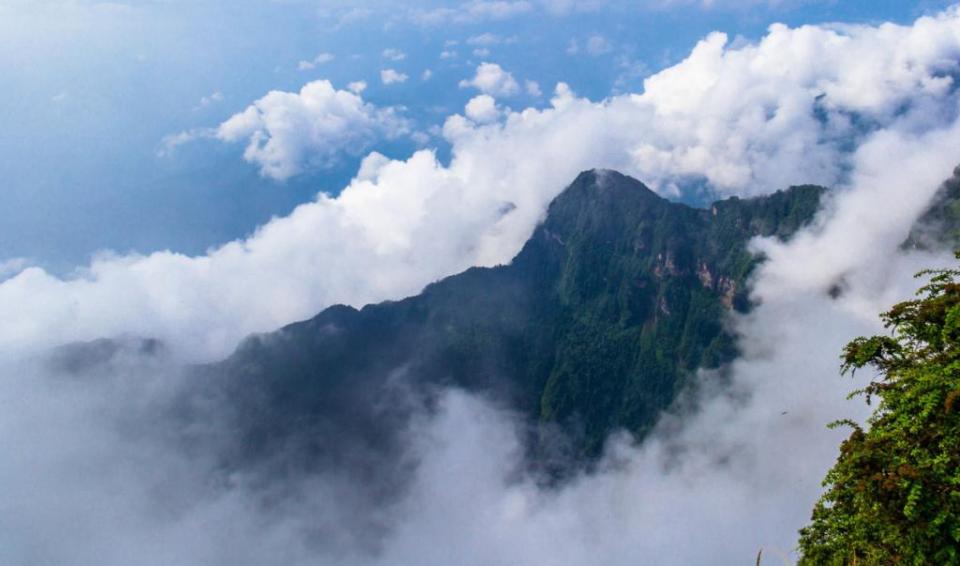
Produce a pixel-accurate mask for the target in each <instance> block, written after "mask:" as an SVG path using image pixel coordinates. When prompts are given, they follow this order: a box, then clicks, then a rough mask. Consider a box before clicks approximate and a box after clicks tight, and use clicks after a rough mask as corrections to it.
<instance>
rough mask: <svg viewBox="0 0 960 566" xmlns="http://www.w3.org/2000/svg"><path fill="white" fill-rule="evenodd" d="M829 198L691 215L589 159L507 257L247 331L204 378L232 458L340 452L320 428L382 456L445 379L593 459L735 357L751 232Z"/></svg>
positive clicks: (544, 442) (812, 196)
mask: <svg viewBox="0 0 960 566" xmlns="http://www.w3.org/2000/svg"><path fill="white" fill-rule="evenodd" d="M822 193H823V189H822V188H820V187H814V186H801V187H793V188H790V189H789V190H785V191H779V192H776V193H774V194H772V195H768V196H764V197H759V198H753V199H738V198H731V199H727V200H724V201H720V202H716V203H714V204H713V205H712V206H711V207H709V208H705V209H699V208H693V207H690V206H686V205H683V204H679V203H674V202H670V201H668V200H665V199H663V198H661V197H660V196H658V195H657V194H655V193H654V192H653V191H651V190H650V189H648V188H647V187H646V186H644V185H643V184H642V183H641V182H639V181H637V180H635V179H632V178H629V177H627V176H624V175H621V174H619V173H616V172H613V171H588V172H585V173H582V174H581V175H580V176H579V177H578V178H577V179H576V180H575V181H574V182H573V183H572V184H571V185H570V186H569V187H568V188H567V189H566V190H565V191H564V192H563V193H562V194H561V195H560V196H559V197H557V198H556V199H555V200H554V202H553V203H552V204H551V205H550V207H549V210H548V213H547V216H546V218H545V220H544V221H543V223H542V224H541V225H540V226H539V227H537V229H536V230H535V232H534V233H533V235H532V237H531V238H530V239H529V240H528V241H527V243H526V244H525V246H524V247H523V249H522V250H521V251H520V253H519V254H518V255H517V256H516V257H515V258H514V260H513V261H512V262H511V263H510V264H508V265H503V266H498V267H494V268H473V269H469V270H467V271H466V272H464V273H461V274H459V275H455V276H452V277H449V278H447V279H444V280H442V281H439V282H437V283H434V284H432V285H429V286H428V287H427V288H426V289H424V291H423V292H422V293H421V294H419V295H417V296H414V297H410V298H407V299H404V300H401V301H396V302H386V303H381V304H377V305H369V306H366V307H364V308H362V309H360V310H357V309H354V308H350V307H345V306H336V307H332V308H330V309H327V310H326V311H324V312H322V313H320V314H319V315H317V316H316V317H315V318H313V319H311V320H308V321H304V322H301V323H296V324H293V325H290V326H287V327H285V328H283V329H281V330H280V331H278V332H276V333H272V334H268V335H262V336H254V337H251V338H250V339H248V340H247V341H246V342H245V343H244V344H243V345H242V346H241V347H240V348H239V349H238V350H237V352H236V353H235V354H234V355H233V356H232V357H231V358H230V359H228V360H226V361H225V362H223V363H220V364H216V365H213V366H208V367H204V368H201V371H200V373H201V374H202V375H201V379H200V380H199V381H206V382H208V383H210V384H211V394H219V395H225V396H227V397H229V398H230V403H227V405H229V406H231V407H235V410H234V412H235V415H234V416H233V419H234V422H235V423H236V425H235V426H236V428H237V429H238V430H239V431H240V432H241V441H240V442H238V446H239V447H241V448H239V449H238V450H241V451H242V452H243V453H244V454H243V455H242V457H254V458H257V457H259V456H262V454H259V453H260V452H267V451H270V450H275V449H277V448H276V447H278V446H283V447H285V446H287V445H286V443H285V442H280V441H278V439H289V438H294V437H298V438H300V439H307V440H303V442H307V443H308V444H309V445H310V446H309V448H308V449H305V450H300V451H299V453H302V454H310V453H315V454H323V453H328V454H329V455H330V458H333V459H336V458H341V456H342V455H338V453H336V449H334V448H331V446H333V445H334V444H335V443H336V441H335V440H330V439H341V438H352V439H354V442H352V443H351V450H354V451H355V450H356V446H358V445H369V446H372V447H374V448H375V449H376V450H380V449H381V448H382V447H383V446H388V447H389V446H391V442H390V438H391V437H392V436H393V435H394V432H395V431H396V430H398V429H401V428H402V426H403V422H404V418H405V415H407V414H408V413H409V411H407V410H406V407H408V404H409V403H427V404H428V405H429V402H430V400H429V396H430V392H431V391H432V390H434V389H437V388H442V387H447V386H455V387H461V388H465V389H468V390H471V391H474V392H478V393H481V394H483V395H485V396H487V397H488V398H492V399H494V400H497V401H499V402H501V403H503V404H504V405H506V406H508V407H510V408H512V409H513V410H515V411H516V412H517V413H519V414H520V415H522V416H524V417H526V421H527V422H529V423H531V425H532V426H531V428H530V431H529V436H530V438H529V439H528V440H529V445H530V446H531V447H532V452H536V453H537V457H536V458H534V459H535V460H539V461H540V462H547V461H553V460H558V461H564V462H570V461H574V462H583V461H589V460H591V459H592V458H594V457H595V456H597V455H598V454H599V453H600V451H601V450H602V447H603V444H604V442H605V440H606V438H607V437H608V435H609V434H610V433H611V432H612V431H614V430H618V429H626V430H628V431H631V432H632V433H634V434H635V435H636V436H637V437H638V438H642V437H643V435H644V434H645V433H646V432H647V431H648V430H650V428H651V427H652V426H653V425H654V423H655V422H656V420H657V417H658V416H659V415H660V414H661V412H662V411H663V410H664V409H665V408H667V407H668V406H669V405H670V404H671V402H672V401H673V400H674V399H675V397H676V395H677V393H678V391H680V390H681V388H683V387H684V386H685V385H686V384H687V383H688V382H689V381H690V377H691V376H692V375H693V374H694V373H695V372H696V371H697V370H698V369H700V368H717V367H720V366H722V365H723V364H724V363H726V362H728V361H730V360H731V359H733V358H734V357H735V355H736V348H735V341H734V338H733V336H732V335H731V333H730V332H729V331H728V330H727V328H726V326H725V324H724V321H725V315H726V314H727V313H728V312H729V311H730V310H731V309H738V310H745V309H748V308H749V303H748V300H747V285H746V283H747V277H748V276H749V274H750V273H751V270H752V269H753V268H754V266H755V265H756V264H757V262H758V261H760V258H757V257H754V256H753V255H752V254H751V253H750V252H749V251H748V248H747V245H748V242H749V241H750V240H751V239H752V238H753V237H755V236H773V237H779V238H787V237H789V236H790V235H791V234H793V233H794V232H796V231H797V230H798V229H799V228H800V227H802V226H803V225H804V224H805V223H806V222H808V221H810V220H811V219H812V218H813V216H814V214H815V213H816V211H817V209H818V208H819V202H820V197H821V195H822ZM310 439H325V440H324V441H323V442H320V441H319V440H317V441H314V440H310ZM284 449H286V448H284ZM331 450H333V451H334V452H335V453H333V454H330V452H331Z"/></svg>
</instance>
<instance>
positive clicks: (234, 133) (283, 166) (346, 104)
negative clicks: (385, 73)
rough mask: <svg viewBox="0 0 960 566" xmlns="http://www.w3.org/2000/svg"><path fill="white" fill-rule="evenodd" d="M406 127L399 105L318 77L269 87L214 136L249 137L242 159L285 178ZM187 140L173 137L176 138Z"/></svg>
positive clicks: (228, 138) (400, 132)
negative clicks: (290, 86)
mask: <svg viewBox="0 0 960 566" xmlns="http://www.w3.org/2000/svg"><path fill="white" fill-rule="evenodd" d="M354 86H358V85H357V84H355V85H354ZM408 130H409V127H408V124H407V121H406V119H404V118H403V117H402V116H400V113H399V111H397V110H396V109H395V108H377V107H375V106H373V105H372V104H369V103H367V102H364V100H363V99H362V98H360V96H359V95H358V94H356V93H354V92H349V91H346V90H337V89H335V88H334V87H333V85H332V84H331V83H330V81H326V80H319V81H313V82H310V83H307V84H306V85H304V86H303V88H301V89H300V92H283V91H273V92H270V93H269V94H267V95H266V96H264V97H263V98H261V99H259V100H257V101H256V102H254V103H253V104H251V105H250V106H248V107H247V108H246V109H245V110H244V111H242V112H239V113H237V114H234V115H233V116H231V117H230V118H229V119H228V120H227V121H225V122H223V123H222V124H220V126H219V127H218V128H217V129H216V132H215V136H216V138H217V139H219V140H221V141H225V142H239V141H245V142H247V147H246V149H245V150H244V153H243V157H244V159H246V160H247V161H249V162H250V163H254V164H256V165H257V166H259V167H260V173H261V174H262V175H264V176H266V177H271V178H273V179H277V180H284V179H287V178H289V177H291V176H293V175H296V174H298V173H300V172H301V171H302V170H303V169H304V168H305V167H326V166H329V165H331V164H333V163H336V162H337V160H338V159H339V158H340V156H341V155H343V154H344V153H348V154H357V153H359V152H361V151H363V150H364V149H366V148H367V147H368V146H369V145H370V143H371V142H373V141H375V140H377V139H379V138H381V137H386V138H395V137H397V136H400V135H403V134H405V133H407V132H408ZM186 137H187V138H189V137H190V136H189V135H188V136H186ZM183 141H184V139H178V138H174V140H173V143H176V144H179V143H183Z"/></svg>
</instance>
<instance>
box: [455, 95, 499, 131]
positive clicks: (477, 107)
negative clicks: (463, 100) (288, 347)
mask: <svg viewBox="0 0 960 566" xmlns="http://www.w3.org/2000/svg"><path fill="white" fill-rule="evenodd" d="M464 113H465V114H466V115H467V118H470V119H471V120H473V121H474V122H477V123H480V124H483V123H486V122H493V121H494V120H496V119H497V118H498V117H499V116H500V111H499V110H498V109H497V101H496V100H494V98H493V97H492V96H490V95H489V94H481V95H479V96H475V97H473V98H471V99H470V101H469V102H467V105H466V107H465V108H464Z"/></svg>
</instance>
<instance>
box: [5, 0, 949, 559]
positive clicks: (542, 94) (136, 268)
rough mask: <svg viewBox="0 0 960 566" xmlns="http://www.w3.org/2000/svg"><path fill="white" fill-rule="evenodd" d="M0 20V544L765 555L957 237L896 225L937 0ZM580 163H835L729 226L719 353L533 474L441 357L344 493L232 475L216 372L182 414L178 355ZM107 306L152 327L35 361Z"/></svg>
mask: <svg viewBox="0 0 960 566" xmlns="http://www.w3.org/2000/svg"><path fill="white" fill-rule="evenodd" d="M0 34H2V35H3V37H4V38H5V39H6V40H5V41H3V42H0V77H2V79H0V81H2V82H0V84H3V86H5V87H6V88H4V89H0V123H2V124H3V125H4V126H5V127H4V128H3V130H2V131H3V134H2V135H0V173H2V175H3V177H2V178H3V179H4V180H5V181H6V184H5V185H4V187H5V189H6V190H4V191H2V193H0V199H7V200H5V201H3V202H2V206H0V215H2V221H0V250H3V256H2V257H0V407H2V408H3V410H2V411H0V445H3V446H6V447H11V449H9V450H4V451H3V454H2V455H0V562H3V563H5V564H7V563H9V564H15V565H19V564H67V565H70V566H74V565H76V566H81V565H82V566H86V565H93V564H97V565H104V564H106V565H113V564H116V565H121V564H122V565H130V564H133V565H135V566H140V565H153V564H157V565H160V564H171V563H177V564H204V565H205V564H213V565H219V564H224V565H226V564H230V565H234V564H241V565H251V566H253V565H261V564H277V563H282V564H292V565H299V564H305V565H306V564H318V563H319V564H330V563H334V564H345V565H348V566H354V565H356V566H366V565H375V564H389V565H402V564H411V565H413V564H417V565H433V564H435V565H437V566H439V565H444V564H450V563H458V564H477V565H481V564H482V565H489V564H504V565H506V564H511V565H513V564H521V565H531V566H538V565H540V564H562V565H566V564H569V565H570V566H577V565H580V564H604V565H621V564H623V565H627V564H631V565H632V564H642V563H649V562H650V561H651V557H655V558H656V563H657V564H666V565H674V564H676V565H683V564H703V563H712V564H742V563H744V562H750V561H752V560H755V556H756V553H757V550H758V549H759V548H764V549H765V556H770V555H780V554H782V555H784V556H787V557H788V560H789V558H790V557H795V552H794V546H795V543H796V533H797V529H799V528H800V527H802V526H803V524H804V523H805V522H806V521H807V520H808V518H809V513H810V509H811V508H812V506H813V503H814V501H815V500H816V498H817V496H818V494H819V493H820V489H821V487H820V479H821V478H822V477H823V474H824V473H825V472H826V470H827V469H828V468H829V466H830V465H831V463H832V462H833V460H834V458H835V456H836V449H837V444H838V442H839V441H840V440H841V439H842V437H843V435H844V433H845V432H844V431H842V430H828V429H827V428H826V424H827V423H829V422H831V421H833V420H835V419H838V418H846V417H849V418H854V419H857V420H861V421H862V419H863V418H864V417H865V416H866V415H867V414H868V407H866V406H864V405H863V403H862V402H858V401H851V400H848V399H847V394H848V392H849V391H850V390H851V389H853V388H855V387H856V386H857V383H855V382H854V381H851V380H849V379H841V378H840V376H839V375H838V370H839V367H838V357H837V356H838V353H839V352H840V349H841V348H842V346H843V344H845V343H846V342H847V341H849V340H850V339H852V338H854V337H855V336H858V335H866V334H870V333H877V332H881V331H883V328H882V326H881V325H880V322H879V320H878V318H877V313H879V312H881V311H882V310H884V309H885V308H887V307H888V306H889V305H891V304H893V303H895V302H897V301H900V300H904V299H906V298H909V297H910V296H911V294H912V292H913V289H914V288H915V287H916V285H917V281H915V280H914V279H913V277H912V276H913V273H915V272H916V271H918V270H919V269H921V268H923V267H934V266H945V265H952V264H953V263H954V261H955V260H953V259H952V257H951V254H950V253H949V252H948V250H942V249H936V248H934V249H930V250H926V251H918V250H904V249H902V248H901V246H900V244H901V243H902V242H903V241H904V239H905V238H906V237H907V235H908V234H909V233H910V231H911V229H912V228H913V227H914V226H915V223H916V222H917V220H918V218H920V217H921V215H922V213H923V212H924V210H925V209H926V208H927V207H928V205H929V204H930V202H931V201H932V199H933V198H934V196H935V195H936V193H937V191H938V189H939V188H940V186H941V184H942V182H943V181H944V180H946V179H948V178H950V177H951V175H955V174H956V173H955V167H957V165H958V163H960V154H958V151H957V149H956V148H960V88H958V82H957V81H958V80H960V5H956V6H950V5H948V4H947V3H941V2H923V1H920V2H902V1H898V2H840V1H834V2H817V1H815V0H810V1H796V2H791V1H789V0H781V1H776V2H765V1H761V0H752V1H750V0H745V1H734V0H712V1H709V2H707V1H693V0H689V1H688V0H657V1H653V0H651V1H650V2H629V3H628V2H617V1H615V0H607V1H604V0H583V1H580V0H552V1H550V0H539V1H538V0H472V1H468V2H464V3H448V4H444V3H439V2H436V3H423V2H419V3H416V4H413V3H411V4H403V3H397V2H329V3H307V2H299V1H295V0H288V1H275V2H264V3H252V2H250V3H229V4H227V3H218V2H179V1H176V0H168V1H162V2H161V1H157V2H135V3H120V2H114V3H109V4H105V3H90V2H82V1H73V2H20V1H13V2H11V1H9V0H7V1H4V0H0ZM427 71H429V72H427ZM593 168H601V169H603V168H609V169H616V170H619V171H622V172H624V173H626V174H629V175H632V176H634V177H636V178H638V179H640V180H642V181H643V182H644V183H646V184H647V185H648V186H649V187H650V188H651V189H653V190H655V191H656V192H658V193H659V194H661V195H662V196H664V197H667V198H673V199H677V200H682V201H686V202H703V201H704V200H705V199H709V198H723V197H732V196H737V197H752V196H760V195H766V194H770V193H772V192H774V191H776V190H778V189H781V188H784V187H786V186H789V185H791V184H798V183H820V184H823V185H826V186H829V187H831V190H830V191H829V193H828V195H827V197H826V199H825V202H824V203H823V205H822V207H821V210H820V211H819V212H818V214H817V217H816V218H815V219H814V221H813V222H812V223H811V224H810V225H809V226H808V227H806V228H804V229H803V230H802V231H801V232H800V233H798V234H797V235H796V236H795V237H794V238H792V239H791V240H790V241H787V242H783V241H780V240H777V239H763V238H760V239H757V240H755V241H753V242H752V243H751V246H752V249H753V250H754V251H755V252H757V253H762V254H763V255H764V257H765V258H766V261H765V263H764V264H763V265H762V267H761V268H759V269H758V270H757V272H756V273H755V274H754V276H753V277H752V280H751V282H750V285H751V289H750V292H751V296H752V298H753V299H754V300H755V301H756V304H757V307H756V308H755V309H753V310H752V311H751V312H750V313H749V314H746V315H731V316H730V319H729V320H728V323H729V324H730V325H731V327H732V328H733V329H734V331H735V333H736V335H737V336H738V346H739V348H740V350H741V352H742V355H741V356H740V357H739V358H738V359H737V360H736V361H734V362H733V363H732V365H731V366H730V367H729V368H728V370H729V372H728V376H727V377H728V380H726V381H724V382H723V383H724V386H723V387H711V386H710V384H716V383H718V380H716V379H711V377H712V376H711V375H710V374H708V373H703V374H701V375H700V376H699V377H698V379H699V381H698V383H700V384H701V385H703V387H700V388H697V390H695V391H690V392H686V393H684V396H683V397H682V398H681V400H680V402H678V404H677V405H676V406H675V407H673V408H671V410H670V411H669V412H668V414H666V415H665V416H664V418H663V419H661V421H660V422H659V424H658V426H657V428H656V429H655V430H654V431H653V433H652V434H651V435H650V437H649V438H648V439H647V440H646V441H645V442H644V443H642V444H639V445H637V444H636V443H633V442H631V441H630V439H629V438H628V437H627V436H625V435H618V436H615V437H614V438H612V439H611V440H610V442H609V445H608V447H607V449H606V451H605V454H604V456H603V458H602V459H601V461H600V463H599V465H598V467H597V469H596V470H594V471H593V472H591V473H584V474H579V475H577V476H576V477H574V478H571V479H570V481H569V482H568V483H565V484H563V485H562V486H559V487H557V488H556V489H547V488H544V486H543V485H541V484H540V483H538V482H537V481H536V478H532V477H526V476H524V475H522V474H521V475H518V474H517V469H518V465H519V461H518V454H520V453H521V451H522V448H521V444H520V443H521V442H522V441H521V438H522V437H523V435H522V434H521V433H519V432H518V431H521V430H522V427H523V423H520V422H518V421H517V420H516V419H515V417H514V416H513V415H512V414H511V413H510V411H509V410H506V409H505V408H504V407H500V406H497V405H495V404H492V403H491V402H490V401H489V400H486V399H484V398H482V397H477V396H474V395H469V394H466V393H464V392H462V391H457V390H450V391H445V392H444V393H443V394H442V395H441V399H440V401H439V404H438V411H437V412H435V413H429V412H424V413H423V414H420V415H418V417H419V418H417V419H414V421H413V424H412V425H411V426H410V429H409V430H404V431H403V434H404V435H405V437H406V438H407V439H408V446H407V448H408V449H409V454H412V455H413V456H414V457H415V460H416V462H417V465H416V466H415V469H414V471H413V472H412V477H411V480H410V483H409V485H407V486H406V489H404V490H403V491H402V492H401V493H399V494H397V499H396V501H395V505H392V506H390V507H388V508H380V507H373V508H369V507H367V506H365V505H358V502H360V503H363V502H365V500H364V498H363V497H362V496H360V495H358V494H360V493H361V492H362V490H363V489H365V488H366V487H368V486H364V485H362V482H358V481H357V479H356V477H352V476H351V475H350V474H347V475H345V476H337V475H329V474H324V473H318V474H304V475H297V474H287V475H284V476H283V477H281V478H277V477H274V476H272V475H270V474H264V473H262V472H258V471H257V470H246V469H244V470H238V471H236V473H231V474H229V475H227V477H224V474H223V469H222V466H220V462H218V461H217V457H216V455H217V450H218V449H219V448H221V446H220V445H219V444H218V442H219V441H220V440H222V439H223V438H229V435H230V433H231V430H229V429H224V428H222V427H223V423H222V422H220V421H217V416H218V415H220V414H221V412H228V411H229V410H230V406H229V400H220V401H211V402H210V403H209V405H208V406H206V407H205V408H206V409H207V411H208V413H209V417H210V419H209V422H204V423H202V424H204V425H205V427H206V428H204V427H201V429H202V430H195V429H190V430H187V431H184V430H182V429H183V428H184V427H186V428H190V427H192V426H194V425H195V424H196V423H185V422H183V421H182V420H180V413H179V412H178V409H179V408H182V405H178V402H180V401H182V399H183V396H184V395H185V394H188V393H190V392H191V391H192V389H191V388H192V387H194V386H195V384H193V383H189V382H187V381H185V380H183V379H182V378H183V375H184V374H183V368H185V367H190V366H191V364H195V363H197V362H211V361H216V360H220V359H222V358H223V357H224V356H227V355H228V354H229V353H230V352H231V351H233V350H234V348H235V347H236V345H237V343H238V342H239V341H240V340H242V339H243V338H244V337H245V336H248V335H249V334H251V333H260V332H270V331H273V330H275V329H277V328H279V327H281V326H283V325H285V324H288V323H290V322H292V321H296V320H302V319H305V318H309V317H311V316H313V315H315V314H316V313H317V312H319V311H320V310H322V309H324V308H326V307H328V306H330V305H333V304H337V303H343V304H348V305H353V306H357V307H359V306H362V305H364V304H368V303H372V302H379V301H383V300H391V299H399V298H402V297H405V296H409V295H412V294H415V293H417V292H419V291H420V290H421V289H422V288H423V287H424V285H426V284H428V283H430V282H432V281H436V280H438V279H440V278H443V277H445V276H448V275H451V274H454V273H458V272H460V271H462V270H464V269H466V268H468V267H471V266H492V265H498V264H503V263H507V262H509V261H510V260H511V259H512V258H513V257H514V255H515V254H516V253H517V251H518V250H519V249H520V248H521V246H522V245H523V243H524V242H525V241H526V239H527V238H528V237H529V235H530V234H531V233H532V232H533V230H534V228H535V227H536V225H537V223H538V222H540V221H541V220H542V219H543V217H544V214H545V212H546V209H547V206H548V205H549V203H550V202H551V200H552V199H553V198H554V197H556V196H557V195H558V194H559V193H560V192H561V191H562V190H563V188H564V187H565V186H567V185H568V184H569V183H570V182H571V181H572V180H573V179H574V178H575V177H576V175H577V173H579V172H580V171H583V170H586V169H593ZM837 289H840V290H841V292H840V293H839V294H837V293H836V290H837ZM102 337H115V338H119V339H120V340H121V342H120V343H121V344H124V343H128V342H124V340H128V341H129V340H134V341H133V342H131V343H134V344H136V342H135V338H137V337H149V338H155V339H158V340H160V341H161V342H162V343H163V344H164V345H165V347H164V349H163V352H164V353H165V354H164V356H162V357H160V358H153V357H149V356H148V358H147V359H143V357H142V356H141V355H140V354H138V352H137V351H130V352H127V351H124V352H123V355H120V356H119V357H118V359H116V360H114V361H113V362H111V363H110V364H109V365H107V366H105V367H103V368H100V369H99V370H98V371H97V373H96V374H95V375H89V376H87V378H84V379H77V378H76V376H70V375H64V374H63V372H62V371H61V370H58V369H57V367H55V366H52V365H50V364H49V363H46V360H48V356H49V352H50V349H51V348H54V347H57V346H59V345H62V344H64V343H68V342H74V341H89V340H95V339H97V338H102ZM134 350H135V349H134ZM860 375H861V374H858V376H860ZM861 377H862V376H861ZM218 403H220V404H218ZM181 433H184V434H188V435H191V434H192V435H195V436H190V438H199V439H200V440H198V442H197V444H195V445H191V446H187V447H185V446H183V445H182V443H178V442H177V439H178V438H182V437H180V436H178V435H179V434H181ZM768 551H769V552H768Z"/></svg>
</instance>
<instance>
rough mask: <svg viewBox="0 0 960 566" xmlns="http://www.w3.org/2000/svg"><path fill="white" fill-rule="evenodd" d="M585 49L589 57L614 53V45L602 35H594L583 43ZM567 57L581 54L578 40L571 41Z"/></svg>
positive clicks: (568, 45)
mask: <svg viewBox="0 0 960 566" xmlns="http://www.w3.org/2000/svg"><path fill="white" fill-rule="evenodd" d="M583 49H584V51H586V53H587V54H588V55H591V56H593V57H599V56H600V55H604V54H606V53H609V52H611V51H613V44H611V43H610V40H608V39H607V38H605V37H604V36H602V35H599V34H594V35H591V36H590V37H588V38H587V39H586V40H584V42H583ZM566 52H567V55H576V54H578V53H580V42H579V41H578V40H577V39H571V40H570V42H569V43H568V44H567V49H566Z"/></svg>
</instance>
